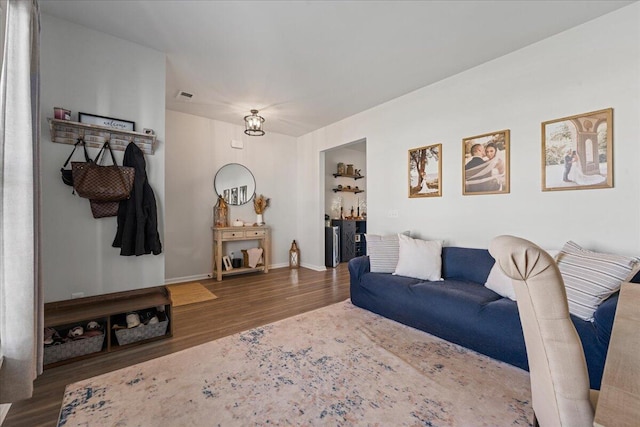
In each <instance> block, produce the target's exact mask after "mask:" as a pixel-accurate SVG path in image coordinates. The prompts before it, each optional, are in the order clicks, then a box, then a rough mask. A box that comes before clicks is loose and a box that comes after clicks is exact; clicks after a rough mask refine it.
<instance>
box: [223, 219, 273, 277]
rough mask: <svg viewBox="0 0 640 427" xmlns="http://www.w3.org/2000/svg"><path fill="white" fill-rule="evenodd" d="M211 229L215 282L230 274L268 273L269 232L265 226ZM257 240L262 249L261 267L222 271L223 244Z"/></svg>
mask: <svg viewBox="0 0 640 427" xmlns="http://www.w3.org/2000/svg"><path fill="white" fill-rule="evenodd" d="M212 228H213V260H212V264H213V275H214V277H215V278H216V280H218V281H220V280H222V276H226V275H230V274H242V273H253V272H255V271H262V272H264V273H267V272H269V261H270V255H271V254H270V248H271V230H270V229H269V227H267V226H264V225H263V226H253V227H212ZM247 240H257V241H258V246H259V247H261V248H262V257H263V260H264V263H263V265H258V266H256V267H255V268H251V267H240V268H233V269H232V270H224V269H223V266H222V257H223V255H224V252H223V246H224V245H223V244H224V243H225V242H238V241H247Z"/></svg>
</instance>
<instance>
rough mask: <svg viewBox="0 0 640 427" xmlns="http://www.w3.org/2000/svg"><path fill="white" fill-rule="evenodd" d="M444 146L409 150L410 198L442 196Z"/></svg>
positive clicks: (435, 145)
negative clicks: (441, 159)
mask: <svg viewBox="0 0 640 427" xmlns="http://www.w3.org/2000/svg"><path fill="white" fill-rule="evenodd" d="M441 156H442V144H434V145H427V146H425V147H420V148H412V149H411V150H409V198H413V197H441V196H442V162H441V161H440V158H441Z"/></svg>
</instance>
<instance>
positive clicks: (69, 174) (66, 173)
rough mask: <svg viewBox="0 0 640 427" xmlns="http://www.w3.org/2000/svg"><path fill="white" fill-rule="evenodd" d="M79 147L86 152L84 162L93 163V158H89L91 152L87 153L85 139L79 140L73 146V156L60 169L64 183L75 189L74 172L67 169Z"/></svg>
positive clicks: (70, 155)
mask: <svg viewBox="0 0 640 427" xmlns="http://www.w3.org/2000/svg"><path fill="white" fill-rule="evenodd" d="M78 145H82V149H83V150H84V160H85V161H86V162H87V163H91V162H93V160H91V157H89V152H88V151H87V145H86V144H85V143H84V139H82V138H78V142H76V143H75V144H74V145H73V150H71V154H69V157H67V160H66V161H65V162H64V164H63V165H62V167H61V168H60V174H61V175H62V182H64V183H65V184H67V185H70V186H72V187H73V171H72V170H71V169H65V168H66V167H67V165H68V164H69V161H70V160H71V157H72V156H73V153H75V152H76V148H78Z"/></svg>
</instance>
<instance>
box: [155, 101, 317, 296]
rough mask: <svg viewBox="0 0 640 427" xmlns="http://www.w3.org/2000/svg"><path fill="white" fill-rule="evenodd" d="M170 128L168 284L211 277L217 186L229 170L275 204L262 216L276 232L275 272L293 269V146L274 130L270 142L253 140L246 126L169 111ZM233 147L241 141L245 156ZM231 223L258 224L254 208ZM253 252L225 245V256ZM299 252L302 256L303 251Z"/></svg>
mask: <svg viewBox="0 0 640 427" xmlns="http://www.w3.org/2000/svg"><path fill="white" fill-rule="evenodd" d="M266 118H267V120H268V116H267V117H266ZM166 120H167V143H166V149H167V156H166V184H165V185H166V200H167V203H166V218H167V220H166V224H167V226H166V230H165V231H166V244H165V251H166V282H167V283H173V282H179V281H185V280H195V279H199V278H203V277H206V276H207V275H209V274H211V271H212V265H211V249H212V246H211V243H212V235H211V225H212V223H213V206H214V205H215V203H216V199H217V196H216V193H215V190H214V187H213V180H214V177H215V174H216V172H217V171H218V169H219V168H220V167H222V166H224V165H225V164H227V163H240V164H242V165H244V166H246V167H247V168H249V170H250V171H251V172H252V173H253V175H254V177H255V180H256V193H257V194H264V195H265V196H266V197H268V198H270V199H271V202H270V207H269V208H267V210H266V211H265V213H264V220H265V222H266V223H267V225H269V226H270V227H271V235H272V242H271V251H272V256H271V264H272V266H275V267H278V266H280V267H281V266H284V265H287V266H288V265H289V264H288V262H289V261H288V255H289V248H290V246H291V241H292V240H293V239H297V236H296V223H297V214H298V213H297V211H296V200H295V197H296V194H297V192H298V189H299V186H298V181H297V179H296V177H297V168H298V166H297V164H296V140H295V138H293V137H290V136H285V135H281V134H276V133H273V132H269V131H268V128H267V129H266V132H267V133H266V135H265V136H261V137H251V136H247V135H245V134H244V127H243V126H238V125H233V124H230V123H224V122H220V121H217V120H211V119H207V118H203V117H198V116H193V115H190V114H184V113H180V112H176V111H171V110H167V112H166ZM267 123H268V122H267ZM232 139H234V140H240V141H243V142H244V148H243V149H235V148H231V140H232ZM303 215H304V213H303ZM230 217H231V220H234V219H241V220H243V221H246V222H255V220H256V214H255V212H254V210H253V201H251V202H249V203H247V204H245V205H243V206H231V213H230ZM254 243H255V242H254ZM248 247H252V245H251V243H250V242H244V243H235V244H227V248H226V250H225V252H226V253H229V252H231V251H239V250H240V249H246V248H248ZM301 251H302V253H303V254H304V251H305V248H304V246H303V247H302V248H301ZM302 256H304V255H302Z"/></svg>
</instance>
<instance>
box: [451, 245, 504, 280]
mask: <svg viewBox="0 0 640 427" xmlns="http://www.w3.org/2000/svg"><path fill="white" fill-rule="evenodd" d="M494 263H495V260H494V259H493V257H492V256H491V254H489V251H488V250H486V249H470V248H458V247H455V246H451V247H444V248H442V278H443V279H445V280H447V279H456V280H468V281H470V282H475V283H480V284H483V285H484V283H485V282H486V281H487V277H489V272H490V271H491V267H493V264H494Z"/></svg>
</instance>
